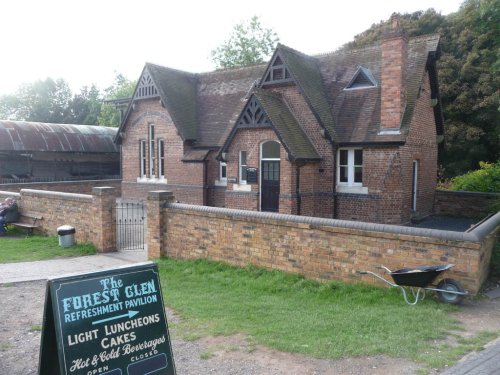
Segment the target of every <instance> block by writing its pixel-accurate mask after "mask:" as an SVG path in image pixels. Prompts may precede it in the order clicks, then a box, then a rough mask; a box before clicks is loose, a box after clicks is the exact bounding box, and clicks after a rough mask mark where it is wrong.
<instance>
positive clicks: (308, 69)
mask: <svg viewBox="0 0 500 375" xmlns="http://www.w3.org/2000/svg"><path fill="white" fill-rule="evenodd" d="M276 56H280V58H281V60H282V61H283V62H284V64H285V65H286V66H287V68H288V71H289V72H290V75H291V76H292V78H293V80H294V81H295V83H296V84H297V86H299V87H300V88H301V89H302V93H303V95H304V97H305V99H306V101H307V103H308V104H309V106H310V107H311V110H312V112H313V114H314V115H315V116H316V118H317V119H318V121H319V123H320V125H321V126H322V127H323V128H325V129H326V130H327V132H328V133H329V134H330V136H331V137H333V138H334V139H335V129H334V121H333V117H332V112H331V110H330V105H329V103H328V96H327V93H326V90H325V85H324V82H323V77H322V76H321V72H320V68H319V66H318V60H317V59H316V58H314V57H311V56H307V55H305V54H303V53H301V52H299V51H296V50H294V49H292V48H290V47H287V46H285V45H283V44H280V43H279V44H278V46H277V48H276V51H275V52H274V55H273V58H272V59H271V62H272V61H274V60H275V59H276ZM270 68H271V64H269V66H268V68H267V70H269V69H270ZM263 83H264V82H263V81H262V80H261V84H260V86H262V84H263Z"/></svg>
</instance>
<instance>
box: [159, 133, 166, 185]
mask: <svg viewBox="0 0 500 375" xmlns="http://www.w3.org/2000/svg"><path fill="white" fill-rule="evenodd" d="M162 152H163V156H162ZM162 169H163V173H162V172H161V170H162ZM158 178H159V179H160V180H165V140H164V139H158Z"/></svg>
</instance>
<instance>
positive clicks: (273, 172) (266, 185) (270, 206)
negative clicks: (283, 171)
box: [260, 160, 280, 212]
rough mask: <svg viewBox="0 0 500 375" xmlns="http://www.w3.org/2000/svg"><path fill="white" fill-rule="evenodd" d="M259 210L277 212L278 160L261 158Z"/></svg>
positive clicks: (278, 190) (278, 192) (278, 187)
mask: <svg viewBox="0 0 500 375" xmlns="http://www.w3.org/2000/svg"><path fill="white" fill-rule="evenodd" d="M261 170H262V180H261V202H260V209H261V211H270V212H278V209H279V197H280V162H279V160H278V161H268V160H262V166H261Z"/></svg>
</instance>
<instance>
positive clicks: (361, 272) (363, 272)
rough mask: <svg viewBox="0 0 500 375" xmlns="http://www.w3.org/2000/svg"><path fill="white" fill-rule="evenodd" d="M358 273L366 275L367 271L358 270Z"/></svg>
mask: <svg viewBox="0 0 500 375" xmlns="http://www.w3.org/2000/svg"><path fill="white" fill-rule="evenodd" d="M358 273H359V274H360V275H368V272H366V271H358Z"/></svg>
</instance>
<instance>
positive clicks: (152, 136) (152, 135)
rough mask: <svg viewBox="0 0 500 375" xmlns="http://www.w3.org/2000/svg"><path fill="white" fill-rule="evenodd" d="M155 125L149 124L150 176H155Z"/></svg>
mask: <svg viewBox="0 0 500 375" xmlns="http://www.w3.org/2000/svg"><path fill="white" fill-rule="evenodd" d="M155 159H156V154H155V126H154V124H149V177H150V178H154V177H155Z"/></svg>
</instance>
